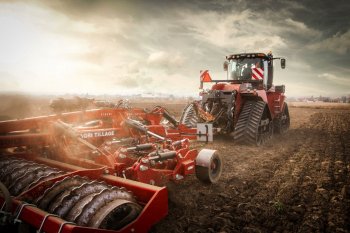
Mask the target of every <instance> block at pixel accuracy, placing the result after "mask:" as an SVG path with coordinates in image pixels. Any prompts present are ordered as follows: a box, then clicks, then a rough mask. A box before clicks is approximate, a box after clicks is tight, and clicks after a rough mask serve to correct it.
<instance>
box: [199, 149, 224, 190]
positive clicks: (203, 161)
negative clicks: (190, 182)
mask: <svg viewBox="0 0 350 233" xmlns="http://www.w3.org/2000/svg"><path fill="white" fill-rule="evenodd" d="M221 173H222V159H221V156H220V155H219V154H218V153H217V151H216V150H209V149H203V150H201V151H200V152H199V153H198V156H197V158H196V176H197V178H198V179H199V180H200V181H202V182H203V183H208V184H210V183H216V182H217V181H218V180H219V179H220V176H221Z"/></svg>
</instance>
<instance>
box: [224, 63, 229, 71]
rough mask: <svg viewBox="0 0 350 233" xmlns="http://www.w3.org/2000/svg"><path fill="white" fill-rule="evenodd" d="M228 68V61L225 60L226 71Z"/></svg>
mask: <svg viewBox="0 0 350 233" xmlns="http://www.w3.org/2000/svg"><path fill="white" fill-rule="evenodd" d="M227 70H228V61H225V62H224V71H227Z"/></svg>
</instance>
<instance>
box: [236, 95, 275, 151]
mask: <svg viewBox="0 0 350 233" xmlns="http://www.w3.org/2000/svg"><path fill="white" fill-rule="evenodd" d="M272 133H273V127H272V123H271V121H270V118H269V114H268V108H267V105H266V103H265V102H264V101H255V100H249V101H246V102H245V104H244V105H243V109H242V111H241V113H240V115H239V118H238V121H237V124H236V126H235V131H234V133H233V136H234V140H235V142H237V143H241V144H248V145H258V146H259V145H261V144H262V143H264V142H265V141H266V140H267V139H269V138H270V137H271V136H272Z"/></svg>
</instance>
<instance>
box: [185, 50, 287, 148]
mask: <svg viewBox="0 0 350 233" xmlns="http://www.w3.org/2000/svg"><path fill="white" fill-rule="evenodd" d="M226 59H227V60H226V61H225V63H224V70H225V71H227V79H225V80H212V79H211V77H210V75H209V73H208V71H207V70H206V71H203V72H201V88H203V83H204V82H213V83H215V84H214V85H213V86H212V87H211V89H210V90H203V91H202V92H201V93H200V95H201V96H202V100H201V101H199V102H193V103H191V104H189V105H188V106H187V107H186V108H185V110H184V112H183V115H182V117H181V120H180V123H182V124H185V125H187V126H189V127H195V124H197V123H198V122H204V123H212V124H213V127H214V128H216V131H217V132H218V133H221V134H231V133H232V134H233V138H234V141H235V142H238V143H243V144H255V145H260V144H262V143H263V142H264V141H266V140H267V139H269V138H270V137H271V136H272V134H273V132H275V133H284V132H285V131H286V130H287V129H288V128H289V125H290V118H289V112H288V106H287V103H286V102H285V98H286V97H285V95H284V93H285V86H284V85H280V86H275V85H273V61H274V60H275V59H280V61H281V67H282V69H284V68H285V65H286V60H285V59H284V58H279V57H278V58H274V57H273V55H272V54H271V53H268V54H264V53H242V54H233V55H229V56H226Z"/></svg>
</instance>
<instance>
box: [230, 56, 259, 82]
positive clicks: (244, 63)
mask: <svg viewBox="0 0 350 233" xmlns="http://www.w3.org/2000/svg"><path fill="white" fill-rule="evenodd" d="M227 71H228V77H229V79H231V80H263V78H264V62H263V59H262V58H240V59H231V60H230V61H229V66H228V70H227Z"/></svg>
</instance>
